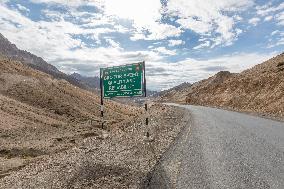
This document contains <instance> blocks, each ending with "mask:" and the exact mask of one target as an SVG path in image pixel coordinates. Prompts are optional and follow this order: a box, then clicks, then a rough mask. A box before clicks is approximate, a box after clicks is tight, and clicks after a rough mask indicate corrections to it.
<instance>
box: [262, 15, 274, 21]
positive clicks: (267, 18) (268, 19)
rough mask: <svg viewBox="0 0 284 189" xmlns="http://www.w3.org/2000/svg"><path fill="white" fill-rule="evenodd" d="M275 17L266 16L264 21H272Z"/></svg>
mask: <svg viewBox="0 0 284 189" xmlns="http://www.w3.org/2000/svg"><path fill="white" fill-rule="evenodd" d="M272 19H273V16H266V17H265V18H264V21H266V22H267V21H270V20H272Z"/></svg>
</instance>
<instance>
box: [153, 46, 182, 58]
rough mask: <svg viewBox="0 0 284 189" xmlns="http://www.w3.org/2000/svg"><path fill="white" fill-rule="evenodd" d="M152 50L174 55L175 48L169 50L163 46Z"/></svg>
mask: <svg viewBox="0 0 284 189" xmlns="http://www.w3.org/2000/svg"><path fill="white" fill-rule="evenodd" d="M153 51H154V52H158V53H160V54H163V55H171V56H172V55H176V51H175V50H169V49H166V48H165V47H158V48H155V49H153Z"/></svg>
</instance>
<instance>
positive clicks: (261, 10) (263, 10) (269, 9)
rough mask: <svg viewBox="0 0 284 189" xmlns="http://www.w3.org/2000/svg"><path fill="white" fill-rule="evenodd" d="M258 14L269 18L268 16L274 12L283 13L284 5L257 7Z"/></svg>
mask: <svg viewBox="0 0 284 189" xmlns="http://www.w3.org/2000/svg"><path fill="white" fill-rule="evenodd" d="M256 9H257V14H258V15H260V16H267V15H270V14H272V13H274V12H277V11H281V10H283V9H284V3H281V4H279V5H276V6H271V4H270V3H268V4H266V5H264V6H261V7H257V8H256Z"/></svg>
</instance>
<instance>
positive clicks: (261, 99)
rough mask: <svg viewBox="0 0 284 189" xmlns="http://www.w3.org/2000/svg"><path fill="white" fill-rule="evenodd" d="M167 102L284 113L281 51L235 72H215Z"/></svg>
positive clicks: (283, 79) (273, 113) (283, 78)
mask: <svg viewBox="0 0 284 189" xmlns="http://www.w3.org/2000/svg"><path fill="white" fill-rule="evenodd" d="M177 96H179V97H180V99H178V97H177ZM184 96H186V98H185V99H184ZM168 101H182V102H183V103H187V104H195V105H203V106H215V107H224V108H230V109H235V110H239V111H247V112H258V113H265V114H272V115H274V116H284V53H282V54H280V55H278V56H276V57H274V58H272V59H270V60H268V61H266V62H264V63H262V64H259V65H256V66H254V67H253V68H251V69H248V70H245V71H243V72H241V73H238V74H232V73H230V72H227V71H222V72H219V73H217V74H216V75H214V76H213V77H210V78H208V79H205V80H202V81H200V82H197V83H195V84H193V85H192V86H190V87H186V88H184V90H183V91H182V92H180V93H179V95H175V97H174V98H170V99H168Z"/></svg>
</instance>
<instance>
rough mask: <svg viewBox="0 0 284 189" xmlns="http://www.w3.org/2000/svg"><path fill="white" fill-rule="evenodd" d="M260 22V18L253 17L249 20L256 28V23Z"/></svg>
mask: <svg viewBox="0 0 284 189" xmlns="http://www.w3.org/2000/svg"><path fill="white" fill-rule="evenodd" d="M259 21H260V18H257V17H254V18H251V19H249V21H248V22H249V23H250V24H252V25H254V26H257V24H258V22H259Z"/></svg>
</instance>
